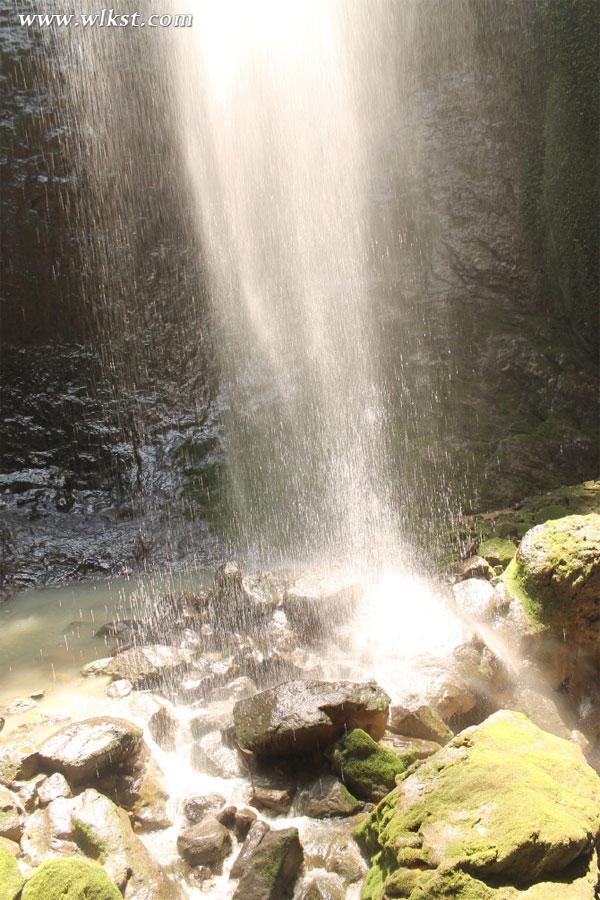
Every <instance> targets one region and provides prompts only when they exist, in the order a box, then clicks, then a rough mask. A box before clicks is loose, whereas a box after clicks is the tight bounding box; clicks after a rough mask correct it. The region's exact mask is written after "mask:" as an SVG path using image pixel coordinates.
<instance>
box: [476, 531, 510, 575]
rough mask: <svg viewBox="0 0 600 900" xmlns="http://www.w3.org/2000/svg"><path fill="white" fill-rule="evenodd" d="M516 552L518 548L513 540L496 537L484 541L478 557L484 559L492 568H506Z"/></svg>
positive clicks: (480, 546)
mask: <svg viewBox="0 0 600 900" xmlns="http://www.w3.org/2000/svg"><path fill="white" fill-rule="evenodd" d="M516 552H517V548H516V547H515V545H514V543H513V542H512V541H511V540H509V539H508V538H503V537H497V536H496V537H492V538H488V539H487V540H486V541H483V543H481V544H480V545H479V548H478V550H477V555H478V556H481V557H483V559H485V560H487V562H489V563H490V565H492V566H502V568H505V567H506V566H507V565H508V564H509V562H510V561H511V559H512V558H513V556H514V555H515V553H516Z"/></svg>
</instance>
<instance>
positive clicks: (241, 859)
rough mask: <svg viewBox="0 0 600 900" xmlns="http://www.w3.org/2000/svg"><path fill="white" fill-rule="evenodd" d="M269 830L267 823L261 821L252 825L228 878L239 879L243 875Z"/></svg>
mask: <svg viewBox="0 0 600 900" xmlns="http://www.w3.org/2000/svg"><path fill="white" fill-rule="evenodd" d="M269 830H270V829H269V826H268V825H267V823H266V822H263V821H262V820H261V819H259V820H258V821H256V822H253V823H252V825H251V826H250V828H249V830H248V834H247V836H246V838H245V840H244V843H243V844H242V847H241V850H240V852H239V853H238V855H237V857H236V859H235V861H234V863H233V866H232V867H231V871H230V873H229V877H230V878H240V876H241V875H243V873H244V872H245V870H246V867H247V865H248V863H249V861H250V859H251V858H252V856H253V855H254V853H255V851H256V848H257V847H258V845H259V844H260V842H261V841H262V839H263V838H264V836H265V834H266V833H267V832H268V831H269Z"/></svg>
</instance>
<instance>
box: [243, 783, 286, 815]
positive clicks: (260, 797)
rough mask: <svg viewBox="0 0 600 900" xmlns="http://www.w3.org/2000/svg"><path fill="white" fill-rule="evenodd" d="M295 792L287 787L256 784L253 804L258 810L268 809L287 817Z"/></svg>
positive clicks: (253, 791) (253, 790) (252, 799)
mask: <svg viewBox="0 0 600 900" xmlns="http://www.w3.org/2000/svg"><path fill="white" fill-rule="evenodd" d="M294 790H295V789H290V788H287V787H283V788H276V787H269V786H268V785H261V784H254V785H253V787H252V796H251V802H252V804H253V805H254V806H256V807H257V808H258V809H267V810H269V811H270V812H273V813H279V814H281V815H285V814H286V813H288V812H289V811H290V809H291V806H292V800H293V799H294Z"/></svg>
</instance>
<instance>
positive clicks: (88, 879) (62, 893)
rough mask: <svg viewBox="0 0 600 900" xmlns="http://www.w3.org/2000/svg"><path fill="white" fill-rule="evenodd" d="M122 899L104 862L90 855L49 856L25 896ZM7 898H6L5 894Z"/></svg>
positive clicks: (40, 899)
mask: <svg viewBox="0 0 600 900" xmlns="http://www.w3.org/2000/svg"><path fill="white" fill-rule="evenodd" d="M55 897H56V898H58V897H64V898H68V900H71V898H73V900H79V898H84V897H85V900H122V894H121V892H120V891H119V890H118V888H117V887H116V886H115V885H114V884H113V882H112V881H111V880H110V878H109V877H108V875H107V874H106V872H105V871H104V869H103V868H102V866H100V865H98V863H96V862H91V861H90V860H87V859H48V860H46V861H45V862H43V863H42V864H41V866H40V867H39V868H37V869H36V870H35V872H34V873H33V874H32V876H31V877H30V878H29V879H28V881H27V883H26V885H25V887H24V888H23V894H22V898H23V900H54V898H55ZM3 900H4V898H3Z"/></svg>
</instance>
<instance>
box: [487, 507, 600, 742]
mask: <svg viewBox="0 0 600 900" xmlns="http://www.w3.org/2000/svg"><path fill="white" fill-rule="evenodd" d="M503 588H504V592H505V594H506V596H507V597H508V598H509V599H510V600H511V601H512V607H513V616H514V618H515V621H516V622H517V623H518V625H519V628H520V630H521V639H522V647H521V650H522V652H523V653H524V654H525V655H526V656H527V657H528V658H530V659H533V660H534V662H535V663H536V664H537V665H538V666H541V667H542V668H543V670H544V671H545V673H546V674H547V676H548V677H549V678H550V680H551V683H552V684H553V686H554V687H555V688H559V687H560V688H561V689H565V688H566V689H568V690H569V692H570V694H571V697H572V699H573V700H574V701H575V702H577V703H579V705H580V706H581V707H582V708H588V707H590V704H592V705H597V700H594V699H593V697H592V696H591V694H590V690H591V688H592V686H593V685H594V684H597V683H598V678H599V675H600V515H598V514H597V513H591V514H589V515H586V516H565V517H564V518H562V519H555V520H550V521H548V522H546V523H545V524H543V525H538V526H536V527H535V528H532V529H531V530H530V531H528V532H527V534H526V535H525V536H524V538H523V539H522V541H521V543H520V545H519V548H518V550H517V554H516V556H515V558H514V560H513V561H512V562H511V564H510V565H509V567H508V569H507V570H506V572H505V573H504V576H503ZM581 727H583V728H584V729H587V731H589V732H590V736H591V737H592V738H594V737H595V734H592V733H591V732H593V731H594V728H591V731H590V728H587V726H585V725H584V724H582V726H581ZM598 730H599V729H598V726H596V728H595V731H596V732H598Z"/></svg>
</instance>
